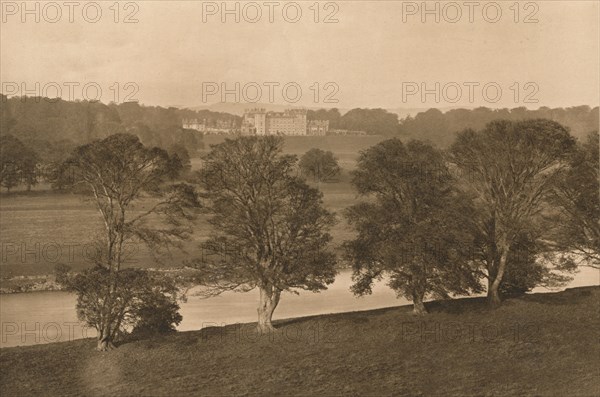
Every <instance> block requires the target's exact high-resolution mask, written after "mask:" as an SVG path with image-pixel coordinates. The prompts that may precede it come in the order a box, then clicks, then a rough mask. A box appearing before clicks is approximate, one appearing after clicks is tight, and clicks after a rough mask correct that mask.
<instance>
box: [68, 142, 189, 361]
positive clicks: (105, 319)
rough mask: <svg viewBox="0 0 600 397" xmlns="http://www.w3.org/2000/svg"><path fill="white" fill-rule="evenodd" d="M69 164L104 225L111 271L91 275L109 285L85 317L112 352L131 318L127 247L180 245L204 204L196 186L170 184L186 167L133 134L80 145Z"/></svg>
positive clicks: (104, 260) (104, 261)
mask: <svg viewBox="0 0 600 397" xmlns="http://www.w3.org/2000/svg"><path fill="white" fill-rule="evenodd" d="M67 164H68V167H65V169H66V170H67V171H68V172H69V173H70V175H71V177H70V178H71V182H72V183H73V184H74V185H75V186H77V187H79V188H80V190H79V191H80V192H82V193H84V194H88V195H90V196H91V197H93V200H94V202H95V204H96V207H97V209H98V211H99V213H100V216H101V217H102V220H103V222H104V241H103V242H102V244H103V245H104V248H103V250H102V251H101V252H102V254H103V255H102V257H101V258H99V260H98V263H97V266H100V267H101V268H102V269H104V270H105V271H98V272H95V273H94V272H91V273H90V274H91V275H93V274H97V275H103V277H102V278H101V279H99V280H98V282H99V283H104V282H108V285H106V286H105V288H100V289H99V291H101V293H102V295H101V296H100V297H99V298H98V299H100V301H101V302H102V305H101V306H100V309H99V310H91V311H90V310H80V313H83V314H84V317H85V313H94V316H93V318H87V317H86V318H84V319H85V320H86V321H88V323H89V324H91V325H93V326H95V327H96V329H97V331H98V349H99V350H107V349H109V348H111V347H112V346H113V340H114V338H115V336H116V335H117V334H118V332H119V331H120V330H119V327H120V326H121V324H122V321H123V316H124V315H125V314H124V311H123V310H120V309H119V308H120V307H121V305H122V304H123V299H124V298H123V296H124V295H126V294H127V293H126V292H124V291H123V290H127V289H128V288H129V287H130V286H128V285H127V281H128V280H132V279H131V278H130V277H128V276H129V275H130V273H124V272H123V269H122V266H123V263H124V262H125V259H126V258H125V253H126V251H125V247H126V244H127V243H145V244H146V245H147V246H148V247H149V248H150V249H151V252H155V251H156V250H158V249H160V248H161V247H165V246H169V245H172V244H178V242H179V241H180V240H181V239H185V238H187V237H188V236H189V233H191V231H192V230H191V228H190V227H189V225H186V223H185V221H186V220H190V219H191V218H192V215H193V214H192V212H191V211H190V209H192V208H194V207H197V206H198V205H199V204H198V199H197V196H196V194H195V191H194V189H193V187H191V186H190V185H186V184H175V183H171V182H170V181H171V180H173V178H175V177H176V176H177V174H178V172H179V170H180V169H181V163H180V162H179V161H177V160H176V159H175V160H174V159H173V158H171V157H169V155H168V154H167V152H166V151H164V150H162V149H159V148H147V147H145V146H143V145H142V144H141V143H140V141H139V139H138V138H137V137H136V136H133V135H128V134H116V135H112V136H109V137H108V138H105V139H102V140H97V141H93V142H91V143H89V144H86V145H83V146H79V147H78V148H76V149H75V150H74V152H73V154H72V155H71V157H70V158H69V159H68V160H67ZM138 202H140V204H141V205H142V209H141V210H140V209H137V210H136V211H134V210H133V209H132V205H133V204H134V203H138ZM142 203H143V204H142ZM149 221H150V222H149ZM81 280H84V278H82V279H81ZM74 289H76V288H74ZM76 290H77V289H76ZM87 290H89V289H87ZM87 297H89V294H88V295H86V294H84V293H80V294H79V298H78V299H79V302H78V305H86V304H87V303H89V299H87Z"/></svg>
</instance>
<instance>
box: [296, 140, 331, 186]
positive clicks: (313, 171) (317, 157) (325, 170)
mask: <svg viewBox="0 0 600 397" xmlns="http://www.w3.org/2000/svg"><path fill="white" fill-rule="evenodd" d="M298 165H299V167H300V170H301V171H302V174H303V175H307V176H309V177H312V178H313V179H314V180H315V181H317V182H326V181H331V180H332V179H333V178H335V177H337V176H339V175H340V172H341V168H340V166H339V165H338V162H337V159H336V158H335V156H334V155H333V152H331V151H324V150H321V149H317V148H315V149H310V150H309V151H308V152H306V153H304V155H303V156H302V158H301V159H300V163H299V164H298Z"/></svg>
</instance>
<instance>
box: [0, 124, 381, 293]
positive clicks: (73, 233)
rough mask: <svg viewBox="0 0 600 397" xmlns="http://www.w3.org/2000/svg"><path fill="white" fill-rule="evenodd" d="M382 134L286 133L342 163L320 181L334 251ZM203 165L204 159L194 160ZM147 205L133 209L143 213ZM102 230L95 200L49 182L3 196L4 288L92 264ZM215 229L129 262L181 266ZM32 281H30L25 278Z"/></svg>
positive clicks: (138, 251) (345, 233)
mask: <svg viewBox="0 0 600 397" xmlns="http://www.w3.org/2000/svg"><path fill="white" fill-rule="evenodd" d="M224 139H225V137H224V136H207V137H205V144H206V147H205V150H209V148H210V144H215V143H219V142H222V141H223V140H224ZM382 139H383V138H382V137H377V136H347V137H336V136H328V137H314V136H311V137H286V140H285V148H284V149H285V152H286V153H292V154H297V155H302V154H303V153H305V152H306V151H308V150H309V149H311V148H313V147H318V148H321V149H324V150H331V151H333V152H334V153H335V155H336V156H337V157H338V159H339V162H340V165H341V166H342V169H343V170H342V176H341V178H340V180H339V181H338V182H336V183H320V184H319V186H318V187H319V188H320V189H321V190H322V191H323V193H324V196H325V197H324V201H325V205H326V206H327V208H329V209H330V210H332V211H335V212H336V213H338V215H339V216H338V219H339V222H338V224H337V225H336V226H335V227H334V228H333V230H332V234H333V236H334V242H333V246H334V248H335V249H337V248H336V247H339V245H340V244H341V243H342V242H343V241H344V240H346V239H348V238H350V237H351V236H352V233H351V232H350V231H349V229H348V226H347V225H346V224H345V222H344V221H343V219H342V217H341V211H342V210H343V209H344V208H346V207H348V206H350V205H352V204H353V203H355V202H356V194H355V192H354V190H353V188H352V186H351V185H350V182H349V171H350V170H352V169H353V168H354V167H355V163H356V159H357V158H358V154H359V152H360V150H363V149H366V148H368V147H370V146H372V145H374V144H376V143H377V142H379V141H381V140H382ZM192 165H193V167H195V168H198V167H199V165H200V159H199V158H194V159H192ZM146 206H148V203H144V202H141V203H139V204H137V206H136V207H135V208H134V209H135V210H136V211H142V210H143V209H144V208H145V207H146ZM101 232H102V224H101V220H100V216H99V214H98V212H97V210H96V209H95V206H94V203H93V202H91V201H89V200H88V201H86V200H84V199H83V198H82V197H81V196H76V195H72V194H69V193H61V192H53V191H50V190H48V187H47V186H43V185H42V186H37V187H35V188H34V191H32V192H24V191H16V192H12V193H10V194H6V193H5V192H3V193H1V194H0V243H1V247H2V252H1V256H0V286H6V284H9V283H13V284H14V283H15V282H19V281H15V280H12V281H7V279H9V278H14V277H18V276H36V275H47V274H51V273H52V272H53V269H54V267H55V266H56V265H57V264H58V263H64V264H67V265H69V266H71V267H73V268H74V269H82V268H85V267H87V266H89V265H90V264H91V263H93V258H94V255H95V253H96V247H95V246H94V245H93V241H94V240H95V238H96V236H98V235H99V233H101ZM209 233H210V229H209V228H208V225H207V224H206V221H205V219H203V218H199V219H198V220H197V222H196V227H195V232H194V235H193V237H192V240H191V241H189V242H186V243H185V244H184V249H185V252H180V251H174V252H172V254H171V255H165V256H163V257H161V263H156V262H155V261H153V260H152V258H151V256H150V255H149V254H148V252H147V250H146V249H145V248H144V247H143V246H141V245H130V248H129V253H130V254H131V255H130V256H131V257H132V261H131V262H130V264H132V265H135V266H140V267H178V266H181V265H182V262H183V261H184V260H185V259H189V258H191V257H193V254H194V253H197V252H198V242H199V241H202V240H204V239H205V238H206V237H207V236H208V234H209ZM23 282H24V283H27V282H29V281H28V280H25V281H23Z"/></svg>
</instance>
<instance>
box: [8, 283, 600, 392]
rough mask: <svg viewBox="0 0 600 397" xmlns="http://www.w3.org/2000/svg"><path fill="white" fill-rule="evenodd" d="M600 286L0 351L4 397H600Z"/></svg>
mask: <svg viewBox="0 0 600 397" xmlns="http://www.w3.org/2000/svg"><path fill="white" fill-rule="evenodd" d="M599 303H600V287H582V288H574V289H568V290H566V291H563V292H559V293H546V294H533V295H527V296H524V297H520V298H515V299H509V300H507V301H506V302H505V303H504V304H503V306H502V307H501V308H499V309H496V310H488V309H487V307H486V305H485V301H484V300H483V299H481V298H465V299H457V300H453V301H448V302H432V303H430V304H428V308H429V310H430V312H431V313H430V314H429V315H428V316H427V317H424V318H422V319H421V318H416V317H414V316H413V315H411V313H410V311H411V307H409V306H402V307H392V308H387V309H379V310H372V311H365V312H353V313H342V314H335V315H323V316H314V317H305V318H299V319H293V320H282V321H279V322H278V324H277V325H278V330H277V332H276V333H275V334H271V335H258V334H256V333H255V332H254V331H253V330H254V327H253V326H252V324H241V325H232V326H228V327H224V328H208V329H204V330H202V331H193V332H181V333H177V334H173V335H169V336H165V337H156V338H152V339H145V340H138V341H132V342H129V343H126V344H123V345H121V346H120V347H119V349H117V350H114V351H111V352H107V353H98V352H96V351H94V347H95V342H94V341H93V340H78V341H73V342H65V343H56V344H49V345H38V346H29V347H16V348H6V349H1V350H0V385H1V386H0V395H2V396H5V397H8V396H17V395H18V396H26V395H29V396H33V395H44V396H48V395H86V396H93V395H111V396H115V395H119V396H125V395H127V396H130V395H144V396H148V395H210V396H214V395H392V394H393V395H407V396H419V395H423V396H450V395H456V396H470V395H473V396H475V395H477V396H512V395H531V396H533V395H535V396H567V395H568V396H576V395H580V396H597V395H600V362H599V357H600V343H599V338H600V309H599V308H600V305H599Z"/></svg>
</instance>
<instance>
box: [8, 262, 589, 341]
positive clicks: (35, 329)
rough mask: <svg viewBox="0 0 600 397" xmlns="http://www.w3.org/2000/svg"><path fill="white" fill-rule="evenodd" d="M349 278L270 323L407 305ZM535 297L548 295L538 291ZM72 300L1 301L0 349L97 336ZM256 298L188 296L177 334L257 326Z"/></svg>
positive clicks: (15, 297)
mask: <svg viewBox="0 0 600 397" xmlns="http://www.w3.org/2000/svg"><path fill="white" fill-rule="evenodd" d="M599 278H600V273H599V271H598V270H594V269H590V268H582V270H581V271H580V272H579V273H577V274H576V275H575V278H574V280H573V281H572V282H571V283H569V285H568V286H567V287H566V288H569V287H579V286H586V285H598V284H599V283H600V280H599ZM351 284H352V280H351V272H350V271H348V270H345V271H342V272H340V274H338V276H337V278H336V281H335V282H334V283H333V284H332V285H330V286H329V288H328V289H327V290H326V291H322V292H320V293H312V292H304V291H302V292H300V294H299V295H296V294H292V293H284V294H283V295H282V297H281V302H280V303H279V306H278V307H277V310H276V311H275V314H274V319H275V320H277V319H283V318H291V317H302V316H309V315H316V314H325V313H340V312H348V311H359V310H369V309H377V308H382V307H389V306H399V305H404V304H407V303H409V302H408V301H407V300H406V299H398V298H396V295H395V294H394V292H393V291H391V290H390V289H389V288H388V287H387V286H386V285H385V284H384V283H383V282H381V283H378V284H376V285H375V287H374V289H373V294H372V295H368V296H364V297H360V298H357V297H355V296H353V295H352V294H351V293H350V291H349V288H350V285H351ZM534 292H548V290H546V289H544V288H537V289H535V290H534ZM75 302H76V298H75V296H74V295H73V294H70V293H66V292H55V291H51V292H30V293H20V294H6V295H0V318H1V323H2V324H1V325H2V327H1V338H0V347H10V346H20V345H33V344H41V343H52V342H63V341H68V340H72V339H80V338H84V337H93V336H95V331H94V330H93V329H87V328H85V327H84V326H83V325H82V324H81V323H80V322H79V321H78V320H77V315H76V312H75ZM257 304H258V292H257V291H251V292H248V293H235V292H228V293H224V294H222V295H221V296H217V297H212V298H208V299H202V298H200V297H197V296H189V297H188V300H187V302H183V303H181V304H180V305H181V310H180V313H181V315H182V316H183V321H182V322H181V324H180V325H179V326H178V327H177V329H178V330H180V331H190V330H197V329H201V328H204V327H207V326H215V325H226V324H235V323H246V322H252V321H256V307H257Z"/></svg>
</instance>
